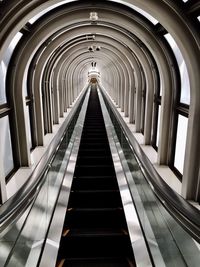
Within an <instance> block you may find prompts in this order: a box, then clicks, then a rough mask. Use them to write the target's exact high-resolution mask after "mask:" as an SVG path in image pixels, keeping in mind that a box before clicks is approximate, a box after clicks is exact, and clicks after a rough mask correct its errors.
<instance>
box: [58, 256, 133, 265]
mask: <svg viewBox="0 0 200 267" xmlns="http://www.w3.org/2000/svg"><path fill="white" fill-rule="evenodd" d="M135 266H136V265H135V264H133V263H132V260H130V259H128V258H117V257H116V258H110V257H109V258H108V257H107V258H82V259H81V258H80V259H76V258H75V259H74V258H71V259H70V258H69V259H66V260H63V261H62V260H61V261H60V265H57V267H135Z"/></svg>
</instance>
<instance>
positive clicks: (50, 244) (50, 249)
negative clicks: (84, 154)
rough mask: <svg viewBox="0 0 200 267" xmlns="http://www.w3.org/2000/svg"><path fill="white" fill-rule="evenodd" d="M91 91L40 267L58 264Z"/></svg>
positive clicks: (81, 115)
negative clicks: (60, 244) (58, 254)
mask: <svg viewBox="0 0 200 267" xmlns="http://www.w3.org/2000/svg"><path fill="white" fill-rule="evenodd" d="M89 94H90V90H88V93H87V95H86V98H85V101H84V104H83V107H82V110H81V112H80V116H79V118H78V121H77V125H76V127H75V131H74V132H75V134H76V138H75V141H74V144H73V148H72V151H71V155H70V158H69V163H68V166H67V169H66V172H65V177H64V181H63V184H62V187H61V191H60V194H59V197H58V202H57V204H56V207H55V212H54V215H53V218H52V222H51V225H50V228H49V231H48V235H47V239H46V243H45V246H44V250H43V253H42V257H41V261H40V263H39V266H40V267H54V266H55V264H56V258H57V253H58V249H59V242H60V238H61V232H62V228H63V224H64V219H65V213H66V209H67V205H68V200H69V195H70V189H71V184H72V179H73V175H74V170H75V166H76V160H77V155H78V150H79V146H80V141H81V135H82V130H83V125H84V120H85V114H86V108H87V104H88V99H89Z"/></svg>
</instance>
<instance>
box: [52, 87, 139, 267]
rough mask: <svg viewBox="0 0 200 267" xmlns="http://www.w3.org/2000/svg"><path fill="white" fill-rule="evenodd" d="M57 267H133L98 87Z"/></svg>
mask: <svg viewBox="0 0 200 267" xmlns="http://www.w3.org/2000/svg"><path fill="white" fill-rule="evenodd" d="M57 266H59V267H64V266H82V267H83V266H87V267H90V266H95V267H97V266H99V267H100V266H101V267H104V266H106V267H109V266H115V267H118V266H129V267H130V266H135V260H134V255H133V252H132V246H131V241H130V237H129V234H128V229H127V224H126V219H125V215H124V211H123V205H122V201H121V197H120V192H119V188H118V184H117V179H116V175H115V170H114V165H113V160H112V156H111V152H110V147H109V143H108V139H107V134H106V129H105V125H104V120H103V116H102V111H101V107H100V103H99V98H98V94H97V90H96V88H92V90H91V92H90V98H89V103H88V108H87V112H86V118H85V123H84V127H83V132H82V138H81V143H80V148H79V152H78V158H77V163H76V168H75V172H74V178H73V182H72V187H71V193H70V198H69V202H68V207H67V212H66V216H65V223H64V228H63V233H62V238H61V243H60V248H59V252H58V258H57Z"/></svg>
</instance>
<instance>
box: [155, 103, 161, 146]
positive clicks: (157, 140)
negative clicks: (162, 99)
mask: <svg viewBox="0 0 200 267" xmlns="http://www.w3.org/2000/svg"><path fill="white" fill-rule="evenodd" d="M160 111H161V106H160V105H159V106H158V123H157V136H156V146H157V147H158V144H159V129H160Z"/></svg>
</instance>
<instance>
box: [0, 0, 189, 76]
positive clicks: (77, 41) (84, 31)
mask: <svg viewBox="0 0 200 267" xmlns="http://www.w3.org/2000/svg"><path fill="white" fill-rule="evenodd" d="M158 2H159V3H158ZM172 2H174V1H151V5H149V4H148V1H144V0H143V1H139V0H135V1H20V2H19V1H2V3H1V5H2V7H3V8H2V13H3V15H5V16H3V20H2V23H1V26H2V28H1V29H0V40H1V43H0V45H1V52H2V53H3V51H4V50H6V47H8V45H9V44H10V42H11V40H12V38H13V37H14V36H15V35H16V33H17V32H19V31H20V32H22V33H23V37H24V38H23V42H22V44H21V47H23V48H21V50H23V51H21V52H18V54H19V55H20V57H19V58H21V57H23V58H24V60H26V62H28V61H29V62H30V61H31V60H32V59H33V58H34V57H37V58H41V56H42V54H44V53H45V56H46V58H47V57H49V60H53V62H54V63H55V64H56V63H58V62H59V64H61V61H62V62H67V64H68V65H70V66H69V69H73V71H75V70H76V69H77V68H78V69H79V71H82V73H84V75H85V74H86V73H87V71H88V70H89V69H90V67H91V62H93V61H95V62H97V66H98V69H99V71H100V72H101V73H102V76H103V77H105V80H109V79H110V78H109V77H108V70H109V75H111V76H115V77H120V76H121V77H124V76H127V77H129V78H131V77H130V73H131V70H133V71H136V73H137V69H140V68H143V70H144V72H148V70H146V63H147V62H150V66H151V68H153V69H154V68H157V67H158V69H159V72H160V76H161V78H162V79H164V78H165V77H164V76H165V73H164V72H165V71H164V69H166V65H167V64H168V65H170V62H169V59H168V56H166V52H165V51H164V52H163V50H165V48H163V47H164V46H165V45H164V44H163V40H162V35H160V34H159V33H160V32H162V33H163V32H167V31H168V32H170V33H171V34H172V36H173V37H174V38H175V40H176V41H177V43H178V44H179V45H180V49H182V52H183V54H185V55H186V61H187V57H188V53H185V52H186V50H187V47H186V46H185V47H182V44H183V37H184V38H185V40H186V39H187V38H188V36H187V32H186V31H188V27H187V24H186V22H187V21H186V20H185V19H184V17H183V16H180V10H181V7H182V5H181V2H182V1H178V4H176V5H175V4H172ZM183 26H185V28H186V31H185V32H184V36H182V35H183V34H182V35H181V34H180V36H179V34H178V33H180V28H181V29H182V27H183ZM190 35H191V33H190ZM190 41H191V36H190ZM185 43H186V44H187V40H186V42H185ZM41 47H45V49H43V50H42V49H41ZM41 50H42V51H41ZM47 51H48V52H47ZM2 53H0V56H1V55H2ZM190 60H191V57H190ZM20 64H21V63H20ZM163 73H164V74H163ZM167 74H168V75H169V73H167ZM118 79H119V78H118ZM132 79H135V80H137V75H134V77H132Z"/></svg>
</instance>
